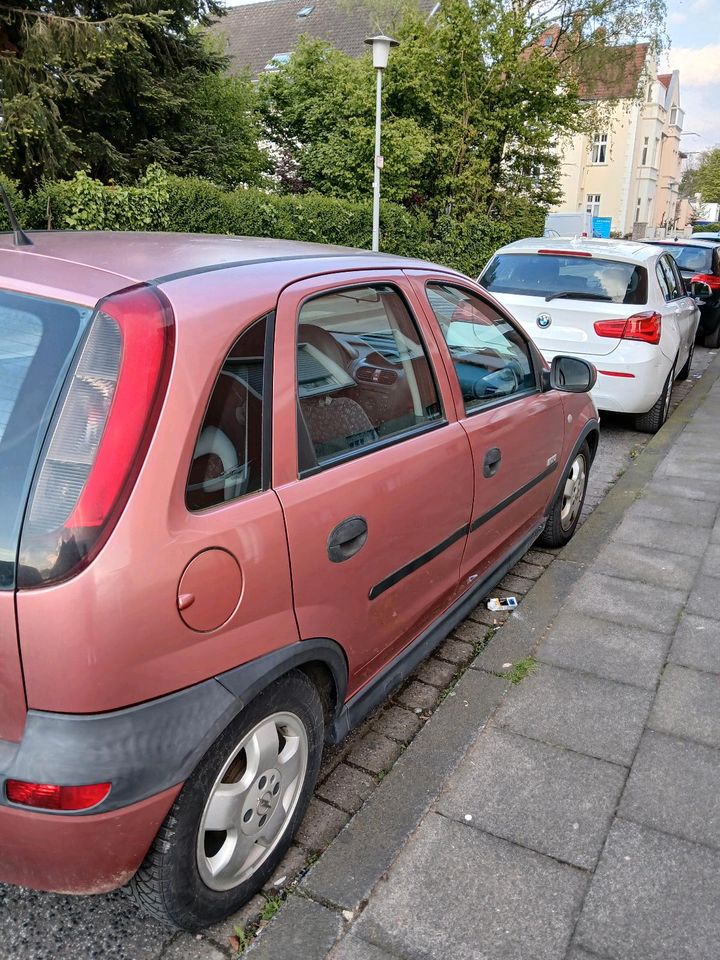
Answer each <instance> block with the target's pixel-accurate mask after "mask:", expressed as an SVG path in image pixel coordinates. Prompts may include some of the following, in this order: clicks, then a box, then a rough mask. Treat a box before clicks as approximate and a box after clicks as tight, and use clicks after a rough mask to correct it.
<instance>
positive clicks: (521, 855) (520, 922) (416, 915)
mask: <svg viewBox="0 0 720 960" xmlns="http://www.w3.org/2000/svg"><path fill="white" fill-rule="evenodd" d="M433 878H437V879H438V881H440V880H441V881H442V882H433ZM585 885H586V878H585V875H584V874H583V873H582V872H581V871H579V870H576V869H575V868H573V867H568V866H565V865H563V864H559V863H557V862H556V861H554V860H551V859H549V858H548V857H543V856H541V855H540V854H537V853H533V852H532V851H529V850H524V849H523V848H522V847H518V846H517V845H515V844H512V843H508V842H507V841H505V840H499V839H498V838H496V837H491V836H489V835H488V834H486V833H482V832H481V831H479V830H473V829H472V828H471V827H467V826H465V825H461V824H459V823H455V822H454V821H452V820H448V819H446V818H444V817H441V816H438V815H437V814H430V815H429V816H428V817H427V818H426V819H425V820H424V821H423V823H422V824H421V825H420V827H419V828H418V830H417V832H416V833H415V835H414V836H413V837H412V839H411V840H410V842H409V843H408V844H407V846H405V848H404V849H403V850H402V851H401V853H400V855H399V856H398V858H397V860H396V861H395V863H394V865H393V866H392V868H391V870H390V872H389V875H388V878H387V880H386V881H384V882H382V883H381V885H380V886H379V887H378V888H377V889H376V891H375V893H374V895H373V897H372V899H371V901H370V904H369V906H368V907H367V908H366V910H365V911H364V912H363V914H362V915H361V917H360V919H359V920H358V921H357V924H356V932H357V934H358V935H359V936H360V937H362V938H363V939H365V940H369V941H371V942H372V943H374V944H376V945H378V946H380V947H381V948H382V949H384V950H386V952H388V953H390V954H391V956H399V957H403V958H405V957H407V958H412V960H420V958H421V957H422V958H423V960H448V958H449V957H455V958H461V957H465V958H471V957H476V958H479V957H480V956H483V957H488V958H490V957H492V960H557V958H560V957H564V955H565V951H566V949H567V945H568V942H569V940H570V935H571V932H572V927H573V924H574V921H575V916H576V914H577V910H578V909H579V906H580V902H581V899H582V895H583V892H584V890H585ZM480 943H481V944H482V953H480V952H479V950H478V948H479V944H480Z"/></svg>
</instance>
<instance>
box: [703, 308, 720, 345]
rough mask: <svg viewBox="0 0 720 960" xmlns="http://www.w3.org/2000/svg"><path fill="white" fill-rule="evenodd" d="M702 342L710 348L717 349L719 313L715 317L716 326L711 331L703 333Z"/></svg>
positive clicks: (719, 325)
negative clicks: (703, 338)
mask: <svg viewBox="0 0 720 960" xmlns="http://www.w3.org/2000/svg"><path fill="white" fill-rule="evenodd" d="M704 344H705V346H706V347H708V349H710V350H717V348H718V347H720V313H719V314H718V318H717V326H716V327H715V329H714V330H713V332H712V333H706V334H705V340H704Z"/></svg>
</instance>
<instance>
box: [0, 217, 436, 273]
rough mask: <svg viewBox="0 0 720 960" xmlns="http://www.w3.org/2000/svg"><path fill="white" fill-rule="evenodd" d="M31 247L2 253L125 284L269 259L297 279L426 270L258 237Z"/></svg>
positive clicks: (5, 239) (59, 236) (1, 246)
mask: <svg viewBox="0 0 720 960" xmlns="http://www.w3.org/2000/svg"><path fill="white" fill-rule="evenodd" d="M28 236H29V237H30V238H31V240H32V246H21V247H17V246H15V245H14V244H13V239H12V234H3V235H0V254H1V253H4V252H8V253H10V252H11V253H13V254H15V255H18V256H22V257H23V258H30V257H44V258H48V259H52V260H61V261H63V262H65V263H67V264H72V265H76V266H84V267H90V268H93V269H95V270H101V271H103V272H106V273H112V274H115V275H116V276H119V277H124V278H125V279H126V280H129V281H132V282H135V283H139V282H150V281H152V282H155V283H159V282H163V281H166V280H168V279H175V278H176V277H178V276H182V275H187V274H189V273H201V272H205V271H208V270H217V269H221V268H223V267H228V266H240V265H244V264H247V265H251V264H255V263H260V262H265V263H266V262H268V261H269V260H277V261H288V260H296V261H298V274H299V275H304V274H305V273H307V268H306V267H303V266H302V265H301V264H302V262H303V261H307V260H315V259H318V258H320V259H324V260H328V261H330V262H331V263H332V264H337V265H338V266H340V268H341V269H345V268H347V269H350V268H351V267H352V266H354V265H355V264H357V263H358V262H360V263H361V264H362V265H363V266H365V267H367V266H368V265H369V264H368V260H369V259H370V260H374V261H377V263H378V265H394V266H408V265H426V264H424V263H422V261H419V260H417V261H414V260H411V259H408V258H405V257H397V256H393V255H390V254H384V253H371V252H370V251H367V250H359V249H355V248H353V247H339V246H329V245H325V244H321V243H301V242H298V241H294V240H273V239H267V238H258V237H231V236H220V235H212V234H189V233H161V232H157V233H134V232H122V231H76V230H58V231H54V230H50V231H29V232H28ZM323 266H325V265H323Z"/></svg>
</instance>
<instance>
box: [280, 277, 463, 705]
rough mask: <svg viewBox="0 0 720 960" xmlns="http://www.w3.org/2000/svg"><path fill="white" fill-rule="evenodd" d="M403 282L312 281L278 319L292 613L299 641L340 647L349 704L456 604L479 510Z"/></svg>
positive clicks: (292, 290) (287, 294) (430, 349)
mask: <svg viewBox="0 0 720 960" xmlns="http://www.w3.org/2000/svg"><path fill="white" fill-rule="evenodd" d="M406 284H407V280H406V279H405V278H404V277H403V276H402V274H401V273H400V271H388V272H387V273H385V274H382V275H377V276H376V275H372V279H369V277H368V274H367V273H360V274H352V273H350V274H345V275H342V276H337V275H336V276H335V277H325V278H314V279H312V280H306V281H302V282H300V283H297V284H293V285H292V286H290V287H289V288H287V289H286V290H285V291H284V292H283V294H282V295H281V297H280V300H279V302H278V309H277V327H276V338H275V391H274V393H275V404H274V412H275V413H274V438H273V449H274V487H275V490H276V492H277V495H278V497H279V498H280V502H281V504H282V507H283V511H284V514H285V522H286V526H287V535H288V543H289V550H290V562H291V568H292V579H293V593H294V602H295V611H296V616H297V620H298V626H299V630H300V635H301V637H302V638H303V639H308V638H311V637H329V638H331V639H334V640H336V641H337V642H339V643H340V644H341V645H342V646H343V648H344V650H345V651H346V654H347V657H348V661H349V668H350V686H349V690H348V693H349V694H353V693H354V692H355V691H356V690H357V689H359V687H361V686H362V685H364V683H365V682H367V680H369V679H370V678H371V677H372V675H373V674H374V673H376V672H377V670H378V669H379V668H380V667H381V666H382V665H383V664H384V663H385V662H386V661H387V660H388V659H390V658H391V657H392V656H393V655H394V654H395V653H397V652H398V651H399V650H400V649H402V647H404V646H405V645H406V644H408V643H409V642H410V641H411V640H412V639H414V638H415V637H416V636H417V635H418V633H420V632H421V630H422V629H423V628H424V627H425V626H426V625H427V624H428V623H429V622H430V621H431V620H432V619H433V618H434V617H435V616H437V615H438V614H439V613H440V612H442V610H443V609H445V608H446V607H447V606H448V605H449V604H450V603H451V601H452V599H453V598H454V596H455V595H456V592H457V587H458V580H459V569H460V561H461V557H462V552H463V548H464V544H465V539H466V533H467V523H468V520H469V518H470V512H471V507H472V489H473V476H472V465H471V455H470V447H469V444H468V439H467V435H466V433H465V431H464V430H463V428H462V427H461V426H460V424H459V423H458V422H457V421H456V419H455V417H454V415H453V414H452V413H451V412H449V408H450V409H451V408H452V406H453V405H452V401H451V400H450V398H449V394H448V389H449V388H448V382H447V377H446V373H445V370H444V367H443V364H442V361H441V360H440V359H439V351H438V347H437V344H436V343H435V341H434V338H433V337H432V335H429V336H428V331H427V330H425V331H423V330H422V327H421V326H419V325H418V323H417V320H416V318H415V317H414V316H413V314H412V311H411V308H410V306H409V301H408V297H407V295H406V294H407V291H406V290H405V289H404V288H405V285H406ZM436 366H437V368H438V370H437V374H439V376H438V375H436V370H435V367H436ZM291 384H294V389H292V390H291V389H289V385H291Z"/></svg>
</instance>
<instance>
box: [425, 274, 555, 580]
mask: <svg viewBox="0 0 720 960" xmlns="http://www.w3.org/2000/svg"><path fill="white" fill-rule="evenodd" d="M414 282H415V286H416V292H417V294H418V296H420V295H421V294H422V295H424V297H425V303H426V304H427V309H428V310H429V311H431V312H432V314H433V315H434V316H435V318H436V319H437V321H438V325H439V328H440V330H441V332H442V335H443V338H444V341H445V344H444V345H445V346H446V347H447V354H446V362H447V364H448V367H449V368H450V372H452V371H454V373H455V378H454V388H455V390H456V394H457V405H458V409H460V410H462V411H463V417H462V419H461V423H462V425H463V427H464V429H465V430H466V431H467V434H468V437H469V439H470V445H471V448H472V452H473V462H474V472H475V499H474V503H473V509H472V519H471V522H470V531H469V535H468V544H467V549H466V552H465V556H464V558H463V564H462V570H461V577H462V584H463V585H468V584H469V583H471V582H473V581H474V580H475V579H476V578H477V577H478V576H483V575H484V574H485V573H487V572H488V571H489V570H490V569H491V568H492V567H494V566H496V565H497V564H498V563H500V562H501V561H502V560H503V559H505V557H506V556H507V555H508V554H509V553H510V552H511V551H512V549H513V548H514V547H516V546H517V545H518V544H519V543H520V542H521V541H522V540H523V539H524V538H525V537H526V536H527V535H529V534H530V532H531V531H532V529H533V528H534V527H537V525H538V523H539V522H540V520H542V518H543V516H544V514H545V512H546V510H547V507H548V503H549V500H550V498H551V496H552V493H553V491H554V489H555V487H556V485H557V483H558V480H559V474H558V471H559V470H560V469H562V467H563V464H561V463H560V456H561V454H562V449H563V438H564V413H563V406H562V401H561V399H560V395H559V394H558V393H557V392H556V391H550V392H542V391H541V389H540V370H539V366H538V364H539V363H540V360H539V358H538V357H537V356H536V355H534V353H533V350H532V349H531V347H530V345H529V343H528V341H527V338H526V336H525V334H524V333H523V332H522V331H521V330H520V328H519V327H518V326H517V325H515V324H514V323H513V322H512V321H511V320H510V319H509V317H508V316H507V315H506V314H505V313H504V312H503V311H501V310H500V309H499V308H498V307H496V306H494V305H493V304H492V303H491V302H490V301H489V300H486V299H485V298H484V297H482V296H481V295H480V292H479V291H478V292H475V291H473V290H472V289H471V288H469V287H468V288H465V287H461V286H458V285H457V284H456V283H454V282H448V281H447V279H444V280H443V279H440V278H438V279H433V278H431V277H427V278H423V279H421V278H416V279H415V281H414Z"/></svg>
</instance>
